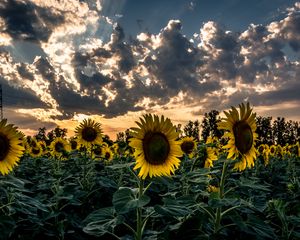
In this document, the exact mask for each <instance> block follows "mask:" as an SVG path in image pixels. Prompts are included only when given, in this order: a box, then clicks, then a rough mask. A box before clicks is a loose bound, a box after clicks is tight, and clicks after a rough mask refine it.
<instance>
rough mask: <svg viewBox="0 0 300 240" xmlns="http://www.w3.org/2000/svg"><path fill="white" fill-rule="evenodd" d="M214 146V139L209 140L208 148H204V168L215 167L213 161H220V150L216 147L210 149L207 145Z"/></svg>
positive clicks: (207, 141)
mask: <svg viewBox="0 0 300 240" xmlns="http://www.w3.org/2000/svg"><path fill="white" fill-rule="evenodd" d="M210 144H213V139H212V138H207V140H206V146H205V148H204V167H205V168H210V167H213V166H214V164H213V161H216V160H218V150H217V148H214V147H209V146H207V145H210Z"/></svg>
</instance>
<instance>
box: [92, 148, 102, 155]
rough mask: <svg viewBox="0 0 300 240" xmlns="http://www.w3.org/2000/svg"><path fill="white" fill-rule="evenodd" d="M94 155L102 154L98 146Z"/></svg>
mask: <svg viewBox="0 0 300 240" xmlns="http://www.w3.org/2000/svg"><path fill="white" fill-rule="evenodd" d="M94 153H95V154H96V155H101V153H102V148H101V147H99V146H97V147H96V148H95V149H94Z"/></svg>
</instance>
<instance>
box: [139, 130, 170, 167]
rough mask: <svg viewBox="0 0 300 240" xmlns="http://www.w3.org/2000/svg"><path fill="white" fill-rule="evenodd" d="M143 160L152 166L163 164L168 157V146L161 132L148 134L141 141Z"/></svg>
mask: <svg viewBox="0 0 300 240" xmlns="http://www.w3.org/2000/svg"><path fill="white" fill-rule="evenodd" d="M143 150H144V154H145V159H146V161H147V162H148V163H150V164H153V165H160V164H163V163H164V162H165V161H166V160H167V158H168V155H169V152H170V144H169V141H168V139H167V137H166V136H165V135H164V134H163V133H161V132H148V133H146V135H145V137H144V139H143Z"/></svg>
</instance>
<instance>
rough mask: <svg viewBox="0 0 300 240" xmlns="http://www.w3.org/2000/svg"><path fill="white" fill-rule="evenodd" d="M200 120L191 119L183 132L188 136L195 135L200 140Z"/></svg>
mask: <svg viewBox="0 0 300 240" xmlns="http://www.w3.org/2000/svg"><path fill="white" fill-rule="evenodd" d="M199 127H200V124H199V121H198V120H196V121H194V122H193V121H189V122H188V123H187V125H185V126H184V128H183V132H184V135H185V136H187V137H193V138H194V139H195V140H197V141H199Z"/></svg>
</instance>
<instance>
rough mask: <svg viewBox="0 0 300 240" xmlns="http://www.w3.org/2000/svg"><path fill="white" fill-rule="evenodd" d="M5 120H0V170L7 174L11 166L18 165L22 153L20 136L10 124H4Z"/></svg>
mask: <svg viewBox="0 0 300 240" xmlns="http://www.w3.org/2000/svg"><path fill="white" fill-rule="evenodd" d="M6 123H7V120H6V119H3V120H2V121H1V122H0V172H1V173H2V175H6V174H8V173H9V172H10V171H12V169H13V167H15V166H16V165H18V162H19V160H20V157H21V156H22V155H23V151H24V147H23V146H22V140H21V138H22V136H21V135H20V133H19V132H18V131H17V128H16V127H14V126H13V125H12V124H8V125H7V124H6Z"/></svg>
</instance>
